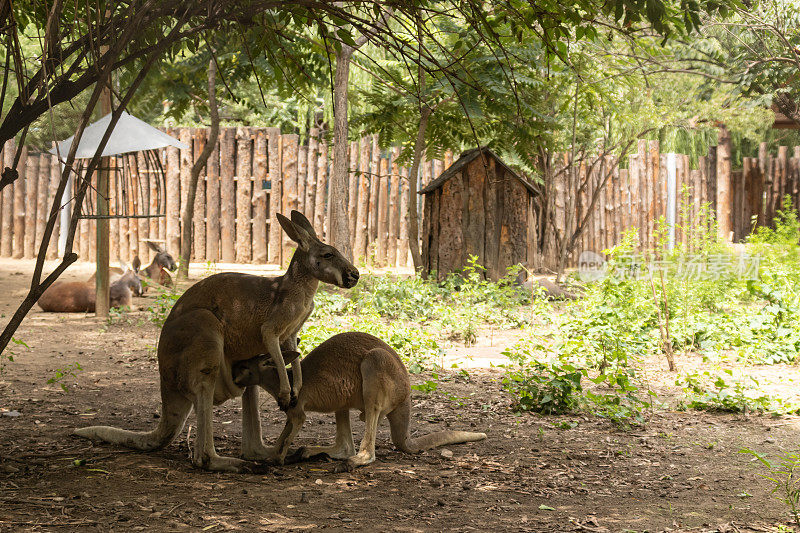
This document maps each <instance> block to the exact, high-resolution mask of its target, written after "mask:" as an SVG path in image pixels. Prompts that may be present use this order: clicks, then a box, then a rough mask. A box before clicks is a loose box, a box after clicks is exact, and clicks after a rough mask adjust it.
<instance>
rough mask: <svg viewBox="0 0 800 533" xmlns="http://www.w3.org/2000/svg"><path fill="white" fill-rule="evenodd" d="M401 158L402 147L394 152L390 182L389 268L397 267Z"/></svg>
mask: <svg viewBox="0 0 800 533" xmlns="http://www.w3.org/2000/svg"><path fill="white" fill-rule="evenodd" d="M399 156H400V147H397V146H396V147H395V148H394V149H393V150H392V164H391V174H390V175H389V176H390V180H389V249H388V250H387V252H388V255H387V261H388V263H389V266H390V267H392V268H394V267H396V266H397V245H398V242H397V238H398V237H399V236H400V213H399V211H398V210H397V208H398V207H399V205H400V168H399V167H398V165H397V158H398V157H399Z"/></svg>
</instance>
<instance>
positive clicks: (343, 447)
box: [297, 409, 356, 459]
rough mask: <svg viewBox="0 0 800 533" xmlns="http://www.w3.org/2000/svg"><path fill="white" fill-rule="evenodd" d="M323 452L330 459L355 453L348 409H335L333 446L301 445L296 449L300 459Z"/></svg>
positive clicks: (343, 457)
mask: <svg viewBox="0 0 800 533" xmlns="http://www.w3.org/2000/svg"><path fill="white" fill-rule="evenodd" d="M323 453H324V454H325V455H327V456H328V457H330V458H331V459H347V458H348V457H350V456H353V455H355V453H356V445H355V443H354V442H353V430H352V429H351V428H350V410H349V409H342V410H341V411H336V440H335V441H334V443H333V446H303V447H302V448H300V449H299V450H297V455H299V457H300V459H308V458H309V457H313V456H315V455H320V454H323Z"/></svg>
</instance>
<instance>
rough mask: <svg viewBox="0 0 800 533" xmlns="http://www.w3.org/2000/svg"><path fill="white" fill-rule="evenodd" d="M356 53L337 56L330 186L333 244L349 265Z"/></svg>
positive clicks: (345, 50) (343, 52) (345, 51)
mask: <svg viewBox="0 0 800 533" xmlns="http://www.w3.org/2000/svg"><path fill="white" fill-rule="evenodd" d="M354 51H355V49H354V48H353V47H351V46H348V45H346V44H342V47H341V49H339V50H338V51H337V52H336V74H335V78H334V82H333V106H334V107H333V109H334V117H333V173H332V174H331V179H330V182H329V185H328V187H329V189H328V195H329V198H330V210H331V214H330V228H329V230H328V231H329V234H330V243H329V244H331V245H332V246H333V247H335V248H336V249H337V250H339V251H340V252H341V253H342V255H344V256H345V257H346V258H347V259H348V260H349V261H352V260H353V250H352V248H351V247H350V227H349V223H348V220H349V219H348V213H347V196H348V186H347V181H348V164H347V148H348V142H347V131H348V121H347V88H348V84H349V78H350V60H351V59H352V57H353V52H354Z"/></svg>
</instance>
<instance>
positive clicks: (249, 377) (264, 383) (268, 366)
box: [231, 350, 300, 396]
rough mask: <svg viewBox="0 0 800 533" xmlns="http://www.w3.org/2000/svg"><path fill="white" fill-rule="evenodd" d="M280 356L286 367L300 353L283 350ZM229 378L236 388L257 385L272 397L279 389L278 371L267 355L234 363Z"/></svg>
mask: <svg viewBox="0 0 800 533" xmlns="http://www.w3.org/2000/svg"><path fill="white" fill-rule="evenodd" d="M281 354H282V355H283V361H284V363H285V364H287V365H288V364H290V363H291V362H292V361H294V360H295V359H297V358H298V357H300V352H294V351H287V350H283V351H281ZM290 372H291V371H290ZM231 377H232V379H233V383H234V384H235V385H236V386H237V387H241V388H244V387H249V386H250V385H258V386H260V387H261V388H263V389H264V390H266V391H267V392H269V393H270V394H272V395H273V396H275V395H276V394H277V393H278V390H279V389H280V380H279V378H278V369H277V368H275V363H273V362H272V357H270V356H269V355H257V356H256V357H251V358H250V359H245V360H244V361H237V362H235V363H234V364H233V368H232V369H231Z"/></svg>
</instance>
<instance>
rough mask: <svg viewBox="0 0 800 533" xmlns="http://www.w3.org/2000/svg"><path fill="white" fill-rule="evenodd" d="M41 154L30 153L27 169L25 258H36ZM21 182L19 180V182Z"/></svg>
mask: <svg viewBox="0 0 800 533" xmlns="http://www.w3.org/2000/svg"><path fill="white" fill-rule="evenodd" d="M39 157H40V156H39V154H32V153H30V152H28V161H27V165H26V167H25V241H24V243H25V245H24V257H25V258H26V259H30V258H32V257H35V256H36V214H37V213H36V193H37V190H38V188H39ZM17 181H18V182H19V180H17Z"/></svg>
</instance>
